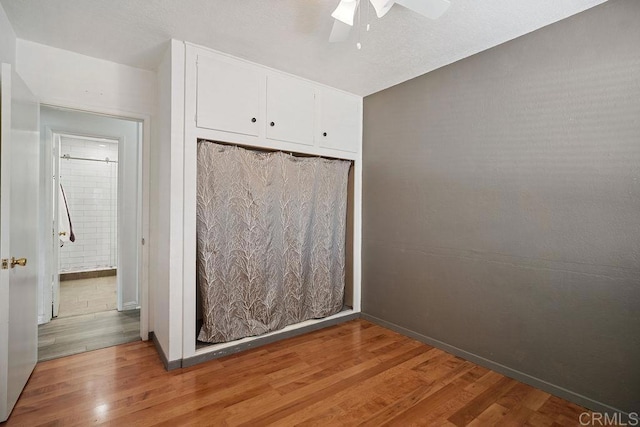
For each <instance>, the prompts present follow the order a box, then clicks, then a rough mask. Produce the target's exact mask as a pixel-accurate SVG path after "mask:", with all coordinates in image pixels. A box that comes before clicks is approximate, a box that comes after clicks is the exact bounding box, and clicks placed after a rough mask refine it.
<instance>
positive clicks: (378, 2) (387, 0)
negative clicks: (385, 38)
mask: <svg viewBox="0 0 640 427" xmlns="http://www.w3.org/2000/svg"><path fill="white" fill-rule="evenodd" d="M370 1H371V4H372V5H373V8H374V9H375V10H376V15H377V16H378V18H382V17H383V16H384V15H386V14H387V12H389V10H390V9H391V7H392V6H393V4H394V3H395V1H394V0H370Z"/></svg>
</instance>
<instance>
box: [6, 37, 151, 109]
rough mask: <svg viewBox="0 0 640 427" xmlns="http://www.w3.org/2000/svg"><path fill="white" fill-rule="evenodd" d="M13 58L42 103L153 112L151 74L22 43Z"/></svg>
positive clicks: (75, 54)
mask: <svg viewBox="0 0 640 427" xmlns="http://www.w3.org/2000/svg"><path fill="white" fill-rule="evenodd" d="M16 55H17V70H18V72H19V73H20V75H21V76H22V78H23V79H24V80H25V82H26V83H27V85H29V87H30V88H31V90H32V91H33V92H34V93H35V94H36V96H38V97H39V98H40V102H42V103H45V104H52V105H59V106H68V107H71V106H72V107H73V108H77V109H83V110H87V111H100V112H107V111H119V112H132V113H142V114H147V115H151V113H152V112H153V106H154V101H155V80H156V77H155V73H154V72H152V71H147V70H142V69H139V68H133V67H129V66H126V65H121V64H116V63H115V62H110V61H105V60H102V59H96V58H92V57H90V56H85V55H80V54H78V53H74V52H70V51H68V50H63V49H58V48H54V47H50V46H46V45H43V44H39V43H33V42H30V41H26V40H21V39H18V40H17V43H16ZM45 70H46V72H44V71H45Z"/></svg>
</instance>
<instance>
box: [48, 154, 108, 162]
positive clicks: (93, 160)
mask: <svg viewBox="0 0 640 427" xmlns="http://www.w3.org/2000/svg"><path fill="white" fill-rule="evenodd" d="M60 158H61V159H66V160H87V161H90V162H105V163H118V161H117V160H109V158H108V157H105V158H104V159H89V158H87V157H71V156H70V155H68V154H63V155H62V157H60Z"/></svg>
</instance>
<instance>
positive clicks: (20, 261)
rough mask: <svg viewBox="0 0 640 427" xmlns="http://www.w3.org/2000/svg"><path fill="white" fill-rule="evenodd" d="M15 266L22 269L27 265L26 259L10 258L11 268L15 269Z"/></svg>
mask: <svg viewBox="0 0 640 427" xmlns="http://www.w3.org/2000/svg"><path fill="white" fill-rule="evenodd" d="M16 265H19V266H20V267H24V266H25V265H27V259H26V258H18V259H16V258H14V257H11V268H13V267H15V266H16Z"/></svg>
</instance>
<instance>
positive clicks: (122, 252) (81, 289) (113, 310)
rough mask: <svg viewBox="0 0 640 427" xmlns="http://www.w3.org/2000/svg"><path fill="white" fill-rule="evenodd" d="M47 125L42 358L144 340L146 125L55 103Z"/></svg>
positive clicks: (47, 110) (45, 115)
mask: <svg viewBox="0 0 640 427" xmlns="http://www.w3.org/2000/svg"><path fill="white" fill-rule="evenodd" d="M41 124H42V131H41V135H42V146H43V155H42V170H43V171H44V173H43V174H42V179H43V180H44V181H45V182H43V185H42V186H41V188H42V189H43V190H41V191H43V192H44V193H45V194H43V195H42V196H43V200H47V203H45V208H44V209H43V210H42V213H43V215H42V218H41V224H42V228H43V230H44V232H43V233H42V242H41V244H42V247H43V251H44V252H45V254H46V256H45V257H43V259H44V261H43V265H42V266H41V268H42V270H43V271H44V272H45V273H46V274H43V275H42V277H43V278H44V280H43V282H42V283H41V285H40V296H39V299H40V301H39V302H40V306H41V309H40V316H39V317H40V319H39V324H40V325H39V327H38V336H39V338H38V340H39V342H38V360H39V361H44V360H49V359H54V358H57V357H62V356H66V355H70V354H75V353H80V352H84V351H90V350H94V349H97V348H103V347H109V346H112V345H117V344H122V343H125V342H130V341H136V340H139V339H140V335H141V334H140V286H139V277H140V271H139V263H140V252H141V249H140V245H139V242H140V228H141V219H140V218H141V217H140V209H141V197H140V196H141V195H140V190H141V183H140V160H141V158H140V157H141V145H142V144H141V142H142V124H141V123H140V122H138V121H135V120H126V119H120V118H114V117H108V116H102V115H97V114H92V113H86V112H78V111H74V110H67V109H62V108H55V107H48V106H42V107H41ZM46 230H49V232H48V233H47V232H46Z"/></svg>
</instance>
